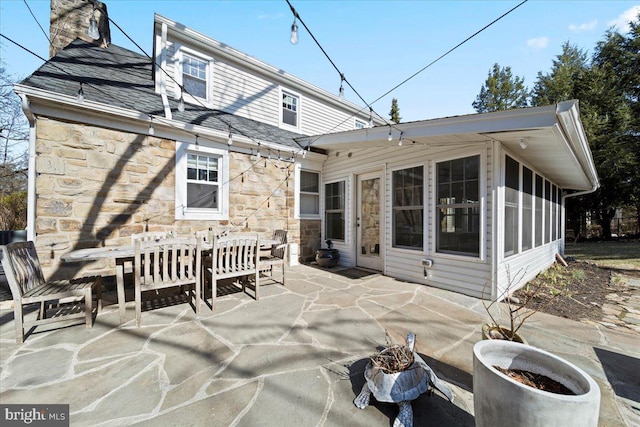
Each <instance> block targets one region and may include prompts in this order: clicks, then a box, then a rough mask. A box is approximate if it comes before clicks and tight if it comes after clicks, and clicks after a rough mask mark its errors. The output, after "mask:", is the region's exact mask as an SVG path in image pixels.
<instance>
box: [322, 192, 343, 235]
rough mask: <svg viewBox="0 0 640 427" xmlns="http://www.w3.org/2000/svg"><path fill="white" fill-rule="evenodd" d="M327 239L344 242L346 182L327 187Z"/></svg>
mask: <svg viewBox="0 0 640 427" xmlns="http://www.w3.org/2000/svg"><path fill="white" fill-rule="evenodd" d="M324 188H325V238H327V239H334V240H344V227H345V226H344V181H340V182H334V183H331V184H326V185H325V187H324Z"/></svg>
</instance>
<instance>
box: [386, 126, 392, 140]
mask: <svg viewBox="0 0 640 427" xmlns="http://www.w3.org/2000/svg"><path fill="white" fill-rule="evenodd" d="M387 141H389V142H391V141H393V135H392V134H391V126H389V136H387Z"/></svg>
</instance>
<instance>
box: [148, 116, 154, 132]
mask: <svg viewBox="0 0 640 427" xmlns="http://www.w3.org/2000/svg"><path fill="white" fill-rule="evenodd" d="M150 119H151V121H150V122H149V135H155V133H156V130H155V129H154V128H153V117H150Z"/></svg>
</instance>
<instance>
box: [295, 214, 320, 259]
mask: <svg viewBox="0 0 640 427" xmlns="http://www.w3.org/2000/svg"><path fill="white" fill-rule="evenodd" d="M321 224H322V223H321V222H320V220H310V219H305V220H301V221H300V262H311V261H314V260H315V257H316V251H317V250H318V249H320V247H321V244H320V238H321V236H322V232H321V228H320V227H321Z"/></svg>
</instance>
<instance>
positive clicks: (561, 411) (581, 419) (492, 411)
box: [473, 340, 600, 427]
mask: <svg viewBox="0 0 640 427" xmlns="http://www.w3.org/2000/svg"><path fill="white" fill-rule="evenodd" d="M473 404H474V413H475V422H476V426H478V427H484V426H487V427H489V426H491V427H496V426H519V427H524V426H552V425H555V426H563V427H571V426H576V427H578V426H580V427H589V426H594V427H595V426H597V425H598V415H599V411H600V389H599V388H598V385H597V384H596V382H595V381H594V380H593V378H591V377H590V376H589V375H587V374H586V373H585V372H584V371H583V370H582V369H580V368H578V367H577V366H575V365H573V364H572V363H570V362H568V361H566V360H564V359H562V358H560V357H558V356H555V355H553V354H551V353H549V352H546V351H544V350H541V349H538V348H535V347H532V346H528V345H525V344H520V343H517V342H513V341H508V340H483V341H480V342H478V343H476V344H475V345H474V347H473Z"/></svg>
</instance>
